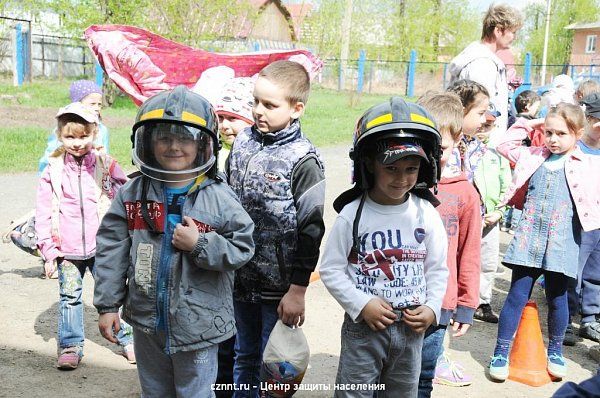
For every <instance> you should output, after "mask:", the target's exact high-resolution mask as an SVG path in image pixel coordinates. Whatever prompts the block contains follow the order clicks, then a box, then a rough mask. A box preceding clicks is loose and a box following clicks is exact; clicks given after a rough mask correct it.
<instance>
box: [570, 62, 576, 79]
mask: <svg viewBox="0 0 600 398" xmlns="http://www.w3.org/2000/svg"><path fill="white" fill-rule="evenodd" d="M569 69H570V70H571V73H570V75H571V79H573V78H574V77H575V65H570V66H569Z"/></svg>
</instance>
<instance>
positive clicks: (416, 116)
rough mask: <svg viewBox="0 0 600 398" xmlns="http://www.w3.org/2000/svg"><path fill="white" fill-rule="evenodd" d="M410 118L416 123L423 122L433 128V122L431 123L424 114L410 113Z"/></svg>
mask: <svg viewBox="0 0 600 398" xmlns="http://www.w3.org/2000/svg"><path fill="white" fill-rule="evenodd" d="M410 120H412V121H413V122H417V123H423V124H426V125H428V126H430V127H433V128H435V123H433V121H431V120H430V119H428V118H426V117H425V116H423V115H419V114H417V113H411V114H410Z"/></svg>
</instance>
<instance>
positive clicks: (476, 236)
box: [436, 174, 481, 324]
mask: <svg viewBox="0 0 600 398" xmlns="http://www.w3.org/2000/svg"><path fill="white" fill-rule="evenodd" d="M437 198H438V199H439V200H440V202H441V204H440V205H439V206H438V207H437V208H436V209H437V211H438V212H439V213H440V216H441V217H442V221H443V222H444V226H445V227H446V233H447V234H448V261H447V263H448V270H449V271H450V274H449V276H448V286H447V288H446V295H445V296H444V301H443V303H442V315H441V319H440V324H448V322H449V320H450V318H454V320H456V321H457V322H460V323H468V324H472V323H473V314H474V313H475V309H477V306H478V305H479V273H480V271H481V262H480V261H481V255H480V254H481V207H480V204H481V202H480V198H479V194H478V193H477V191H476V190H475V187H473V185H472V184H471V183H469V181H468V180H467V178H466V176H465V175H464V174H461V175H460V176H457V177H451V178H446V177H444V178H442V179H441V180H440V182H439V183H438V194H437ZM455 310H456V313H455V314H454V315H453V314H452V313H453V312H454V311H455Z"/></svg>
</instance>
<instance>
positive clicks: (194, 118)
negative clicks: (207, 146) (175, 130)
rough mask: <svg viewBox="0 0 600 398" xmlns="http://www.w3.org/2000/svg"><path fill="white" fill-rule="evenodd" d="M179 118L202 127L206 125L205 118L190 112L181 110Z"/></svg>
mask: <svg viewBox="0 0 600 398" xmlns="http://www.w3.org/2000/svg"><path fill="white" fill-rule="evenodd" d="M181 120H183V121H184V122H191V123H196V124H199V125H200V126H202V127H206V120H204V119H202V118H201V117H200V116H198V115H194V114H193V113H190V112H185V111H184V112H181Z"/></svg>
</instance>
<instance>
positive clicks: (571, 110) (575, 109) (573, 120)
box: [546, 102, 585, 135]
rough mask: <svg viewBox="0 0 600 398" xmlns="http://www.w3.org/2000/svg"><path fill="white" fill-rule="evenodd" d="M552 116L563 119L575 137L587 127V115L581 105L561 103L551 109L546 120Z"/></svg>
mask: <svg viewBox="0 0 600 398" xmlns="http://www.w3.org/2000/svg"><path fill="white" fill-rule="evenodd" d="M551 116H554V117H560V118H561V119H563V120H564V121H565V123H566V124H567V128H568V129H569V132H570V133H571V134H573V135H577V133H578V132H579V131H581V129H583V127H584V126H585V114H584V113H583V110H582V109H581V107H580V106H579V105H573V104H568V103H566V102H560V103H559V104H558V105H556V106H555V107H552V108H550V110H549V111H548V114H547V115H546V119H548V118H549V117H551Z"/></svg>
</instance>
